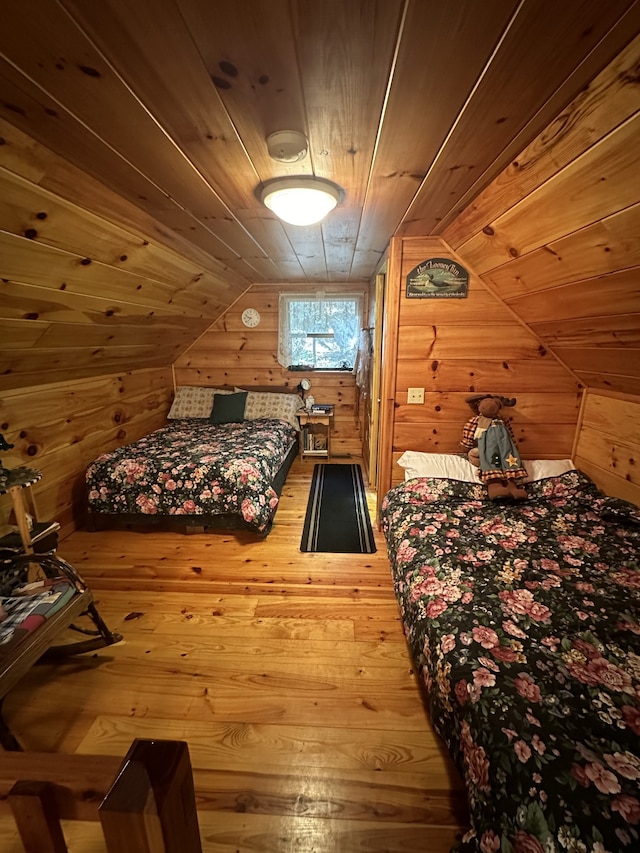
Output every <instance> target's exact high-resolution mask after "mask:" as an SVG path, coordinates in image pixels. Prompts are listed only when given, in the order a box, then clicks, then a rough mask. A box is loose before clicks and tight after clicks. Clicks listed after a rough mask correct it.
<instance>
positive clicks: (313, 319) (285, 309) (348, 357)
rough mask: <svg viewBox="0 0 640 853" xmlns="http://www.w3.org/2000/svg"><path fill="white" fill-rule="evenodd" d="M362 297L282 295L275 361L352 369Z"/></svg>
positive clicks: (293, 364)
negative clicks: (276, 358) (276, 359)
mask: <svg viewBox="0 0 640 853" xmlns="http://www.w3.org/2000/svg"><path fill="white" fill-rule="evenodd" d="M361 313H362V296H361V295H360V294H358V293H355V294H354V293H351V294H340V295H333V294H332V295H322V296H320V295H314V294H300V293H298V294H282V295H281V296H280V322H279V347H278V361H279V362H280V364H282V365H283V366H284V367H289V368H290V367H313V368H315V369H316V370H353V367H354V364H355V360H356V352H357V347H358V336H359V333H360V328H361V325H362V324H361Z"/></svg>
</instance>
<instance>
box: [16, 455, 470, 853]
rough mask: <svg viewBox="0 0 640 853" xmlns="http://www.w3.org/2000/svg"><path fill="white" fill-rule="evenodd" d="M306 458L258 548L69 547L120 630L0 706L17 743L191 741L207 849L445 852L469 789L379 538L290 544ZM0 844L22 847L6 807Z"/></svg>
mask: <svg viewBox="0 0 640 853" xmlns="http://www.w3.org/2000/svg"><path fill="white" fill-rule="evenodd" d="M349 461H353V460H349ZM312 471H313V463H312V462H309V461H305V462H303V461H301V460H297V461H296V463H295V464H294V467H293V468H292V470H291V472H290V474H289V478H288V480H287V483H286V484H285V487H284V491H283V495H282V500H281V504H280V507H279V509H278V513H277V516H276V523H275V526H274V528H273V531H272V533H271V534H270V536H269V537H268V538H267V539H266V540H264V541H256V539H255V537H251V536H249V535H248V534H236V535H229V534H194V535H188V536H185V535H181V534H173V533H150V534H143V533H131V532H100V533H88V532H77V533H75V534H73V535H72V536H71V538H69V539H67V540H65V541H64V542H62V543H61V545H60V548H59V554H60V556H62V557H64V558H65V559H66V560H68V561H69V562H70V563H72V564H73V565H75V566H76V568H78V570H79V571H80V572H81V574H82V575H83V576H84V578H85V580H86V581H87V582H88V583H89V584H90V586H91V588H92V590H93V592H94V596H95V598H96V600H97V601H98V605H99V608H100V612H101V614H102V616H103V617H104V618H105V620H106V621H107V623H108V624H109V626H110V627H111V628H112V629H113V630H118V631H120V632H121V633H122V634H123V635H124V641H123V642H122V643H120V644H119V645H117V646H112V647H110V648H108V649H104V650H101V651H100V652H97V653H95V654H92V655H85V656H84V657H83V658H77V659H75V660H71V661H68V662H66V663H61V664H56V665H53V664H46V665H41V666H38V667H35V668H34V669H33V670H32V672H31V673H30V674H29V675H28V676H27V677H26V678H25V679H24V680H23V681H22V682H21V683H20V685H19V686H18V687H17V688H16V689H15V690H14V691H13V692H12V693H11V694H10V695H9V696H8V697H7V700H6V703H5V716H6V719H7V721H8V722H9V724H10V725H11V727H12V729H13V730H14V732H15V733H16V735H17V736H18V738H19V739H20V741H21V742H22V743H23V745H24V746H25V748H26V749H28V750H40V751H60V752H66V753H69V752H79V753H85V754H108V755H116V756H124V754H125V752H126V751H127V749H128V747H129V745H130V743H131V741H132V739H133V738H136V737H143V738H176V739H181V740H186V741H187V742H188V744H189V750H190V755H191V762H192V765H193V767H194V778H195V786H196V791H197V793H198V808H199V821H200V829H201V835H202V842H203V850H204V851H205V852H206V853H214V851H215V853H232V851H233V852H234V853H235V851H242V853H244V851H251V852H252V853H280V851H283V853H289V851H296V853H311V851H313V852H314V853H342V851H344V853H351V851H356V850H357V851H404V853H412V851H421V853H422V851H429V853H444V851H448V850H449V848H450V846H451V845H452V844H453V842H454V841H455V839H456V836H457V834H458V833H459V832H461V831H464V829H465V828H466V823H467V812H466V805H465V796H464V793H463V789H462V785H461V782H460V780H459V778H458V776H457V774H456V771H455V769H454V768H453V766H452V764H451V762H450V760H449V758H448V756H447V754H446V752H445V750H444V748H443V747H442V745H441V743H440V741H439V739H438V738H437V736H436V735H435V734H434V732H433V731H432V728H431V725H430V723H429V719H428V716H427V714H426V712H425V709H424V705H423V702H422V699H421V694H420V690H419V686H418V684H417V682H416V678H415V676H414V674H413V670H412V666H411V661H410V659H409V656H408V652H407V648H406V645H405V640H404V636H403V632H402V627H401V623H400V621H399V616H398V609H397V606H396V601H395V597H394V594H393V589H392V584H391V576H390V571H389V565H388V561H387V557H386V549H385V544H384V537H383V536H382V534H381V533H379V532H378V531H377V530H376V529H375V524H374V532H375V538H376V544H377V548H378V551H377V553H376V554H370V555H362V556H359V555H357V556H356V555H353V554H351V555H349V554H304V553H301V552H300V551H299V544H300V537H301V533H302V523H303V520H304V514H305V507H306V501H307V495H308V491H309V485H310V481H311V473H312ZM369 505H370V510H371V514H372V518H375V498H374V496H373V495H372V494H370V495H369ZM65 831H66V832H67V838H68V843H69V849H70V850H71V851H72V853H94V851H99V850H102V849H103V847H102V845H101V843H100V839H101V836H100V830H99V827H98V825H97V824H95V825H94V824H86V823H77V822H74V823H73V824H69V825H67V826H66V827H65ZM0 849H2V850H3V851H4V853H14V851H15V852H16V853H17V851H21V850H22V848H21V846H20V843H19V841H18V840H17V837H16V835H15V831H14V829H13V824H12V820H11V818H10V817H9V816H8V814H7V812H6V811H2V812H0ZM125 853H126V852H125Z"/></svg>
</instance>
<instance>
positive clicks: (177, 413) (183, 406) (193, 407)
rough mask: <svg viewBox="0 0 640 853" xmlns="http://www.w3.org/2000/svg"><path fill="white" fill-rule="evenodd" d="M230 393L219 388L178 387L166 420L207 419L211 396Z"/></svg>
mask: <svg viewBox="0 0 640 853" xmlns="http://www.w3.org/2000/svg"><path fill="white" fill-rule="evenodd" d="M232 393H233V392H232V391H223V390H221V389H219V388H201V387H199V386H197V385H178V386H177V388H176V395H175V397H174V399H173V403H172V404H171V408H170V409H169V414H168V415H167V419H169V420H173V419H175V418H208V417H209V415H210V414H211V409H212V408H213V395H214V394H232Z"/></svg>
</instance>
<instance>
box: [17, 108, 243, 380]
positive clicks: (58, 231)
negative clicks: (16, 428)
mask: <svg viewBox="0 0 640 853" xmlns="http://www.w3.org/2000/svg"><path fill="white" fill-rule="evenodd" d="M0 134H1V135H0V140H1V142H0V330H1V332H2V339H1V340H2V344H1V347H0V349H1V352H0V389H4V390H9V389H24V388H26V387H28V386H32V385H34V386H36V385H37V386H39V385H42V384H45V383H56V382H61V381H64V380H67V379H78V378H81V377H83V376H91V375H103V374H107V373H111V372H115V371H119V370H130V369H131V368H132V367H135V368H136V369H140V368H143V367H150V368H156V367H166V366H169V365H171V363H172V362H173V361H174V360H175V359H176V358H177V356H178V355H180V354H181V353H182V352H184V350H185V349H186V347H187V346H188V345H189V344H190V343H191V342H192V341H193V340H194V339H195V338H197V337H198V335H199V334H200V333H201V332H202V331H203V330H204V329H206V328H207V326H208V325H209V324H210V323H211V320H212V319H214V318H216V317H218V316H219V315H220V314H221V312H222V310H223V309H224V308H225V307H226V306H227V305H228V304H229V303H230V302H231V301H233V299H235V298H237V296H238V295H239V294H240V293H242V292H243V290H244V289H245V288H246V286H247V284H246V282H245V281H243V280H242V279H240V277H239V276H238V275H237V274H235V273H232V272H231V271H230V270H225V267H224V266H223V265H222V264H220V263H219V262H217V261H215V260H214V259H213V258H209V259H208V260H207V259H206V258H205V257H203V255H202V254H200V255H199V254H198V252H197V251H196V252H194V251H193V249H192V248H191V249H189V248H186V247H188V245H189V244H187V243H186V241H182V240H181V239H180V238H178V237H177V235H174V237H173V238H171V237H170V235H169V233H168V231H167V229H163V228H162V226H159V224H158V223H157V222H154V221H153V220H152V219H151V218H150V217H145V216H144V215H143V214H142V213H139V214H138V215H137V216H136V215H135V214H134V213H132V208H133V205H128V203H127V202H125V201H124V200H123V199H122V200H120V202H117V200H116V197H115V195H114V194H113V193H112V192H111V191H110V190H107V189H106V188H105V187H101V186H100V185H99V184H98V183H97V182H96V181H94V180H93V179H92V178H89V176H87V175H85V174H84V173H83V172H81V171H80V170H79V169H77V168H75V167H72V166H71V165H70V164H65V161H63V160H62V159H61V158H60V157H58V156H57V155H56V154H54V153H53V152H52V151H50V150H49V149H47V148H46V147H45V146H44V145H42V144H40V143H37V142H35V141H34V140H30V139H29V137H27V136H26V134H24V133H21V132H20V131H17V130H16V129H15V128H12V127H11V126H10V125H8V124H7V123H6V122H2V124H1V125H0ZM60 174H64V175H65V176H66V177H67V178H68V183H67V182H65V184H64V187H62V188H61V187H58V188H57V189H58V191H53V190H52V189H51V187H52V186H53V185H55V183H56V176H57V175H60ZM121 222H122V223H125V224H120V223H121ZM164 241H166V242H164Z"/></svg>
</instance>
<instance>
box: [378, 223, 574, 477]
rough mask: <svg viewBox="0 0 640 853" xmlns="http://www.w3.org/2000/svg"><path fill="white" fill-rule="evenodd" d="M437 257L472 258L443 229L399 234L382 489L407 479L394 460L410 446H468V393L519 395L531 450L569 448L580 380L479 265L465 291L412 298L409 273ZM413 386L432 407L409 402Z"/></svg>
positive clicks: (392, 275) (389, 324)
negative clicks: (433, 233)
mask: <svg viewBox="0 0 640 853" xmlns="http://www.w3.org/2000/svg"><path fill="white" fill-rule="evenodd" d="M431 257H440V258H451V259H453V260H456V261H458V262H459V263H463V266H464V262H463V261H462V259H461V258H460V257H459V256H457V255H456V254H455V253H454V252H452V251H451V249H450V248H449V247H448V246H447V245H446V244H445V243H444V242H443V241H442V240H441V239H439V238H437V237H430V238H422V237H405V238H400V237H396V238H394V239H393V240H392V242H391V252H390V262H389V271H388V277H387V282H388V284H387V297H386V313H385V331H384V335H385V344H384V355H383V377H384V378H383V391H382V397H383V402H382V407H383V414H382V420H383V426H382V436H381V470H380V479H379V491H380V493H381V494H384V491H385V490H386V488H388V486H389V484H395V483H397V482H399V481H400V480H401V479H402V476H403V472H402V469H400V467H399V466H398V465H396V464H395V463H396V462H397V459H398V457H399V456H400V455H401V454H402V453H403V452H404V451H405V450H421V451H426V452H431V453H458V452H460V447H459V442H460V439H461V438H462V428H463V426H464V424H465V423H466V421H467V420H468V419H469V418H470V417H471V415H472V412H471V410H470V409H469V407H468V405H467V403H466V402H465V398H466V397H468V396H469V395H470V394H472V393H474V392H478V393H480V392H486V393H495V394H503V395H505V396H514V397H516V398H517V401H518V404H517V407H516V408H515V409H513V410H512V411H511V412H510V413H509V417H510V420H511V421H512V425H513V427H514V431H515V434H516V436H517V440H518V445H519V448H520V451H521V453H522V455H523V457H524V458H529V459H530V458H537V457H544V458H564V457H568V456H570V455H571V450H572V445H573V438H574V433H575V429H576V424H577V420H578V414H579V402H580V394H581V392H580V384H579V383H578V382H577V381H576V379H575V377H574V376H573V375H572V374H571V372H570V371H568V370H567V369H566V368H565V367H564V366H562V365H561V364H559V362H558V361H557V360H556V359H555V358H554V357H553V356H552V355H551V354H550V353H549V352H548V351H547V350H546V349H545V347H544V346H542V345H541V343H540V341H539V340H538V339H537V338H536V336H535V335H533V334H532V333H531V332H530V331H529V330H528V329H526V328H525V327H524V326H523V325H522V324H521V323H520V322H519V321H518V320H517V319H516V317H515V316H514V315H513V313H512V312H511V311H510V310H509V309H508V308H507V307H505V306H504V305H503V304H502V302H501V301H500V300H499V299H497V298H496V297H495V296H494V295H493V294H492V293H491V292H490V290H489V289H487V287H486V285H485V284H484V283H483V281H482V280H481V279H480V278H479V277H478V276H477V275H475V274H474V273H473V271H471V277H470V283H469V292H468V296H467V298H465V299H438V298H436V299H407V298H406V296H405V280H406V276H407V274H408V273H409V272H410V271H411V270H412V269H413V268H414V267H415V266H417V264H419V263H420V262H422V261H424V260H427V259H428V258H431ZM409 387H424V389H425V398H424V404H423V405H415V404H411V405H409V404H408V403H407V389H408V388H409ZM392 463H393V464H392ZM385 466H386V470H384V468H385Z"/></svg>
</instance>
